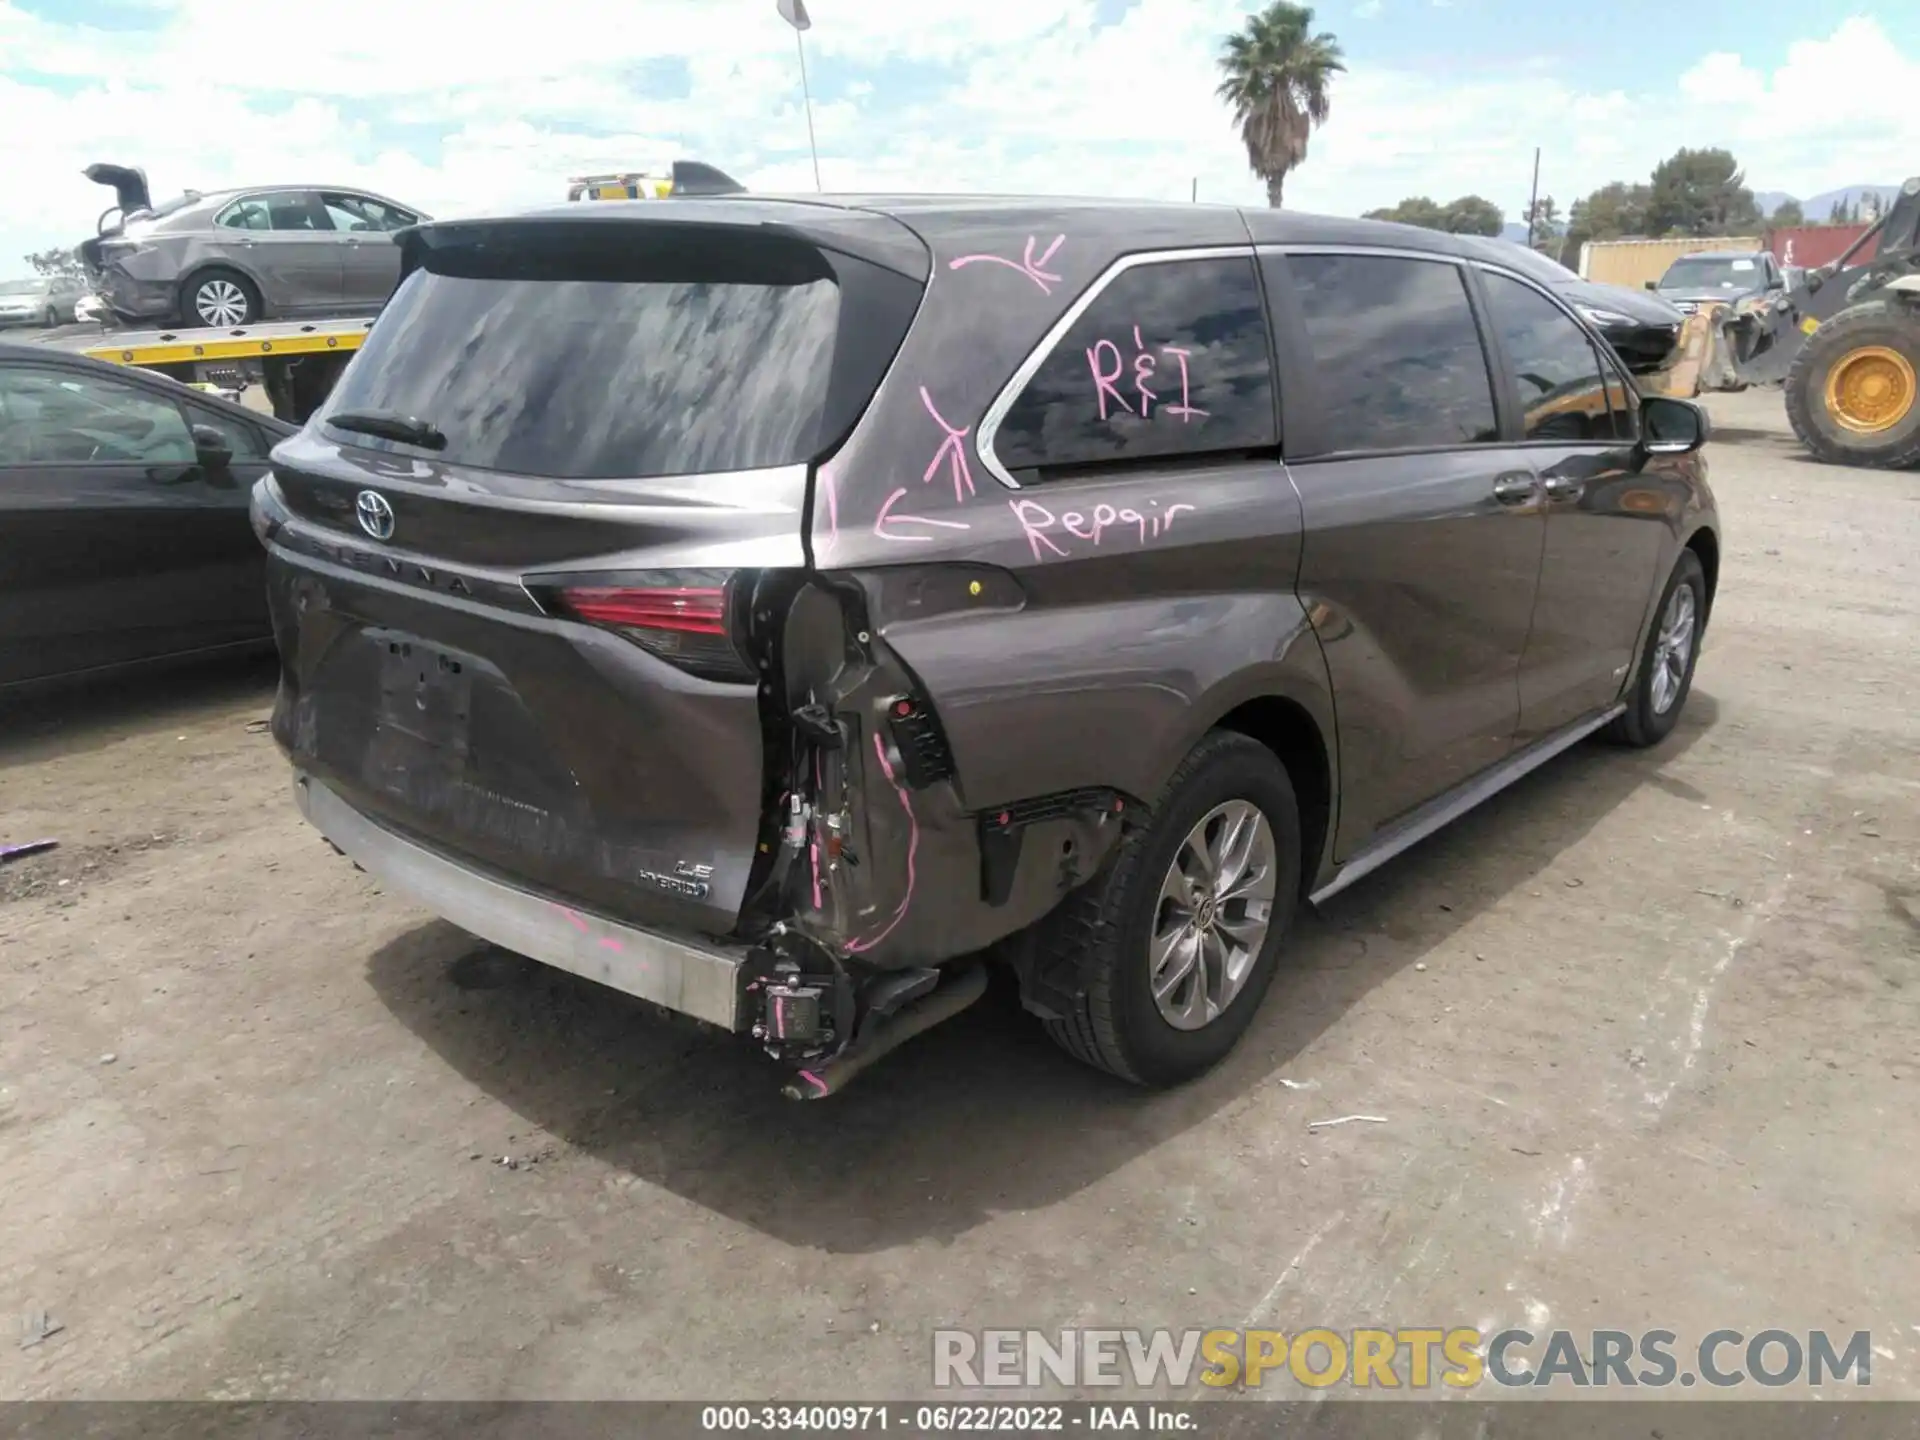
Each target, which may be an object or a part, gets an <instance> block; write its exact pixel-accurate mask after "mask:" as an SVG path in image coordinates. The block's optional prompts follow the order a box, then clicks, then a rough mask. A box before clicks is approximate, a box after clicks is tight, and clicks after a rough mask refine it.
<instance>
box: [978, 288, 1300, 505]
mask: <svg viewBox="0 0 1920 1440" xmlns="http://www.w3.org/2000/svg"><path fill="white" fill-rule="evenodd" d="M1278 438H1279V437H1278V428H1277V425H1276V423H1275V420H1274V411H1273V373H1272V367H1271V365H1270V363H1269V361H1268V357H1267V322H1266V315H1265V310H1264V307H1263V306H1262V303H1261V298H1260V283H1259V280H1258V278H1257V277H1256V275H1255V274H1254V268H1253V258H1252V257H1251V256H1244V257H1241V256H1235V257H1229V258H1224V259H1219V260H1174V261H1167V262H1164V263H1149V264H1143V265H1135V266H1133V267H1132V268H1130V269H1128V270H1123V271H1122V272H1121V273H1120V274H1118V275H1116V276H1114V278H1113V280H1112V281H1111V282H1110V283H1109V284H1108V285H1107V287H1106V289H1104V290H1102V291H1101V292H1100V294H1099V295H1098V296H1097V297H1096V298H1095V299H1094V302H1093V304H1092V305H1090V306H1088V307H1087V310H1086V313H1085V314H1083V315H1081V317H1080V318H1079V319H1078V320H1076V321H1075V322H1074V323H1073V326H1072V328H1071V329H1069V330H1068V331H1067V333H1066V334H1065V335H1064V336H1062V337H1061V339H1060V342H1059V343H1058V344H1057V345H1055V346H1054V348H1053V351H1052V353H1050V354H1049V355H1048V356H1047V358H1046V360H1045V361H1044V362H1043V363H1042V364H1041V366H1040V368H1039V370H1038V371H1036V372H1035V373H1034V376H1033V378H1032V379H1031V380H1029V381H1028V382H1027V386H1026V388H1025V389H1024V390H1022V391H1021V392H1020V395H1019V397H1018V398H1017V399H1016V400H1015V401H1014V402H1013V406H1012V408H1011V409H1009V410H1008V411H1007V413H1006V416H1005V418H1004V419H1002V420H1001V422H1000V428H999V431H998V433H997V434H996V435H995V437H994V442H993V446H994V452H995V454H996V455H997V456H998V457H999V460H1000V463H1001V464H1002V465H1005V466H1006V467H1007V468H1008V469H1009V470H1033V469H1039V468H1041V467H1047V468H1052V467H1056V466H1069V465H1093V464H1099V463H1101V462H1112V461H1119V460H1144V459H1150V458H1158V457H1173V456H1181V455H1206V454H1218V453H1222V452H1231V451H1236V450H1240V451H1245V450H1260V449H1267V448H1270V447H1272V446H1273V445H1275V444H1276V443H1278Z"/></svg>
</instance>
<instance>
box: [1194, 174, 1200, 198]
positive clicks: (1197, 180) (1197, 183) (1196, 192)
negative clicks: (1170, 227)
mask: <svg viewBox="0 0 1920 1440" xmlns="http://www.w3.org/2000/svg"><path fill="white" fill-rule="evenodd" d="M1192 203H1193V204H1195V205H1198V204H1199V203H1200V177H1199V176H1198V175H1196V176H1194V177H1193V201H1192Z"/></svg>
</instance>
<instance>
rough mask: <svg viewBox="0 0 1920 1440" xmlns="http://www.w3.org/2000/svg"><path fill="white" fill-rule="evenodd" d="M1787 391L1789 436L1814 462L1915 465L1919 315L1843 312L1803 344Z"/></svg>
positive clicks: (1889, 309) (1888, 307) (1906, 310)
mask: <svg viewBox="0 0 1920 1440" xmlns="http://www.w3.org/2000/svg"><path fill="white" fill-rule="evenodd" d="M1786 390H1787V397H1786V398H1787V419H1788V420H1789V421H1790V422H1791V423H1792V425H1793V433H1794V434H1796V435H1797V436H1799V437H1800V442H1801V443H1802V444H1803V445H1805V446H1806V447H1807V448H1808V449H1809V450H1811V451H1812V452H1813V453H1814V454H1815V455H1816V456H1818V457H1819V458H1820V459H1822V460H1825V461H1828V462H1830V463H1832V464H1836V465H1870V466H1876V467H1882V468H1892V467H1898V466H1904V465H1911V464H1913V463H1914V462H1915V461H1920V314H1916V313H1915V311H1914V310H1913V309H1912V308H1911V307H1910V306H1909V305H1908V304H1907V303H1906V302H1904V301H1898V300H1873V301H1869V302H1868V303H1867V304H1864V305H1855V306H1853V307H1851V308H1850V309H1846V310H1842V311H1841V312H1840V313H1839V314H1838V315H1835V316H1834V317H1833V318H1832V319H1831V320H1828V321H1826V322H1824V323H1823V324H1822V325H1821V326H1820V328H1819V329H1817V330H1815V331H1814V332H1813V334H1812V335H1810V336H1808V337H1807V342H1806V344H1805V345H1803V346H1801V348H1800V353H1799V354H1798V355H1796V356H1794V357H1793V366H1792V368H1791V369H1789V370H1788V371H1787V386H1786Z"/></svg>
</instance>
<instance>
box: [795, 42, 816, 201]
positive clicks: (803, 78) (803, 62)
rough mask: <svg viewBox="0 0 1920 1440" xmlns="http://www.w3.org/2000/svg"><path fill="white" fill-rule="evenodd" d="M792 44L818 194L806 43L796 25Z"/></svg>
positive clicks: (814, 183)
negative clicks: (797, 58) (796, 50)
mask: <svg viewBox="0 0 1920 1440" xmlns="http://www.w3.org/2000/svg"><path fill="white" fill-rule="evenodd" d="M793 43H794V44H795V45H797V46H798V47H799V49H800V99H801V101H802V102H803V103H804V104H805V105H806V109H807V150H808V151H809V152H810V153H811V154H812V156H813V188H814V192H815V193H816V194H818V193H819V192H820V190H821V185H820V146H819V144H818V142H816V141H815V140H814V138H813V92H812V91H811V90H809V89H808V88H807V41H806V37H805V36H804V35H803V34H801V32H800V27H799V26H798V25H796V26H794V27H793Z"/></svg>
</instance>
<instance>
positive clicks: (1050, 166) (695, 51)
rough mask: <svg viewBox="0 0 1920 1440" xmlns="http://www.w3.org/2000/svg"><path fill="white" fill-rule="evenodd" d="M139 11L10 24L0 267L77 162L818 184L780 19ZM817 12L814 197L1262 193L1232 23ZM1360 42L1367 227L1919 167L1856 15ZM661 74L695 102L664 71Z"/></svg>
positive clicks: (31, 233)
mask: <svg viewBox="0 0 1920 1440" xmlns="http://www.w3.org/2000/svg"><path fill="white" fill-rule="evenodd" d="M150 3H151V5H152V8H153V10H154V12H155V14H156V15H158V16H160V17H163V18H164V21H165V26H164V29H163V30H161V31H160V32H159V33H158V35H155V34H154V33H152V32H147V33H144V34H130V33H126V32H104V31H95V30H89V29H87V28H86V27H84V26H82V25H79V24H76V23H72V22H53V21H48V20H45V19H41V18H37V17H35V16H32V15H28V14H27V13H26V12H24V11H22V10H20V9H19V8H17V6H16V5H15V4H13V3H12V0H0V57H4V58H0V134H5V135H7V136H8V137H9V142H8V146H7V152H8V153H7V155H6V158H5V160H4V161H0V171H3V172H4V180H5V191H4V193H5V195H6V197H7V200H6V206H5V209H4V211H0V257H8V256H15V255H18V254H20V253H22V252H24V251H25V250H27V249H28V248H40V247H42V246H45V245H50V244H56V243H72V242H74V241H76V240H78V239H80V238H81V237H83V236H84V235H86V234H88V233H89V232H90V231H91V229H92V222H93V219H94V216H95V215H96V214H97V213H98V211H99V210H100V209H101V208H103V207H104V206H105V205H106V203H107V200H108V197H107V195H106V193H105V192H104V191H100V190H97V189H95V187H93V186H90V185H88V184H87V183H86V182H85V181H84V180H82V179H81V178H80V176H79V174H78V171H79V170H80V168H81V167H82V166H84V165H86V164H87V163H89V162H91V161H95V160H115V161H120V162H123V163H136V164H140V165H143V166H145V167H146V169H147V171H148V173H149V175H150V176H151V177H152V179H153V183H154V187H155V189H156V190H157V191H160V192H166V193H170V192H173V191H177V190H178V189H180V188H182V187H184V186H188V185H192V186H195V187H198V188H202V189H206V188H212V187H215V186H219V185H224V184H238V183H276V182H285V181H290V180H303V179H311V180H319V181H335V182H338V183H359V184H364V185H368V186H370V187H372V188H375V189H379V190H383V191H386V192H388V193H391V194H393V195H396V196H398V197H401V198H403V199H405V200H408V201H409V202H411V203H414V204H417V205H420V206H423V207H425V208H426V209H428V210H429V211H432V212H434V213H439V214H449V213H458V212H461V211H469V210H474V209H479V208H488V207H494V206H522V205H530V204H538V203H546V202H557V201H559V200H560V199H561V198H562V197H563V196H564V193H565V189H564V186H565V180H566V177H567V176H568V175H569V174H572V173H579V172H580V171H582V170H587V169H596V168H600V169H605V168H615V167H621V166H628V165H650V164H659V163H662V162H664V161H666V160H668V159H671V158H673V157H675V156H691V157H695V158H699V159H704V160H707V161H710V162H712V163H715V164H718V165H720V166H721V167H722V168H723V169H726V170H729V171H731V172H732V173H734V174H736V175H738V176H739V177H740V178H741V179H742V180H744V181H746V182H747V183H748V184H749V185H750V186H753V187H755V188H774V187H789V188H801V189H810V188H811V186H812V166H811V163H810V162H809V160H808V158H807V154H806V127H805V120H804V117H803V116H802V114H801V111H800V92H799V84H798V73H797V68H796V64H795V55H794V37H793V32H792V31H791V30H789V29H788V28H787V27H786V26H785V25H784V24H783V23H781V21H780V20H779V18H778V17H777V16H776V15H775V14H774V7H773V5H772V3H771V0H643V3H642V4H640V5H638V6H626V7H619V8H618V9H616V8H614V7H610V6H608V5H607V4H606V3H605V0H540V3H539V4H538V5H537V6H533V7H530V6H528V5H527V4H526V3H525V0H461V3H455V0H330V3H329V5H328V6H327V7H325V9H324V19H322V20H318V21H317V20H316V18H315V17H316V14H317V13H319V12H315V11H313V10H312V9H311V8H310V7H294V8H291V9H289V8H287V7H275V6H261V7H251V8H249V9H245V10H236V8H235V7H234V6H233V5H232V3H231V0H150ZM813 8H814V20H815V28H814V29H813V30H811V31H809V32H808V34H807V36H806V44H807V57H808V63H809V67H810V74H811V78H812V80H813V84H814V89H815V93H816V96H822V97H827V98H824V99H817V100H816V103H815V113H814V121H815V129H816V132H817V134H818V136H819V143H820V148H821V169H822V171H823V173H824V176H825V179H826V183H827V185H828V188H830V189H833V188H839V189H881V188H899V189H910V190H947V191H985V190H999V191H1009V190H1010V191H1042V192H1044V191H1058V192H1070V193H1077V194H1112V195H1132V196H1151V197H1158V198H1168V199H1177V198H1183V197H1185V196H1186V195H1187V194H1188V193H1189V187H1190V186H1191V185H1192V184H1193V183H1194V182H1195V181H1196V180H1197V182H1198V185H1199V190H1200V195H1201V198H1202V199H1211V200H1221V201H1234V202H1242V203H1259V201H1260V199H1261V195H1262V192H1261V187H1260V186H1259V185H1258V183H1257V182H1255V181H1254V180H1253V178H1252V177H1251V176H1250V175H1249V174H1248V173H1247V168H1246V162H1245V156H1244V154H1243V153H1242V151H1241V148H1240V145H1239V141H1238V139H1237V137H1236V136H1235V134H1234V133H1233V130H1232V127H1231V124H1230V121H1229V118H1228V116H1227V114H1226V112H1225V110H1224V109H1223V107H1222V106H1221V105H1220V103H1219V102H1218V100H1216V99H1215V97H1214V93H1213V90H1214V85H1215V83H1216V80H1217V76H1216V73H1215V69H1214V61H1213V56H1214V52H1215V49H1216V47H1217V45H1218V42H1219V39H1220V37H1221V36H1222V35H1224V34H1225V33H1226V32H1227V31H1228V30H1230V29H1231V28H1233V27H1234V25H1236V24H1237V23H1238V21H1239V19H1240V18H1241V16H1242V15H1243V14H1244V13H1245V11H1246V9H1247V6H1246V4H1245V0H1138V3H1136V4H1135V5H1133V6H1132V7H1131V8H1130V9H1128V10H1127V11H1126V12H1125V15H1124V17H1123V19H1122V21H1121V22H1120V23H1119V24H1117V25H1113V26H1109V27H1104V28H1102V27H1100V26H1098V25H1097V23H1096V5H1095V3H1094V0H970V3H968V4H966V5H950V6H943V7H940V9H939V11H938V14H937V18H936V16H935V15H934V14H933V13H930V12H929V11H928V10H927V9H926V8H924V7H923V6H921V5H918V4H906V3H903V0H833V3H832V5H831V6H829V5H828V4H826V3H824V0H823V3H820V4H818V5H816V6H814V7H813ZM237 14H243V15H246V16H248V18H247V20H246V22H245V24H244V26H237V25H236V19H235V17H236V15H237ZM616 16H617V17H619V18H616ZM628 16H634V17H638V18H637V20H636V21H635V22H634V23H629V22H628V20H627V19H626V17H628ZM530 17H533V18H532V19H531V20H530ZM1367 33H1368V32H1367V30H1366V29H1365V28H1364V27H1363V28H1362V29H1361V30H1360V31H1358V32H1357V33H1356V34H1355V35H1353V36H1350V37H1349V46H1348V49H1349V56H1350V64H1351V67H1352V68H1351V73H1349V74H1347V75H1345V76H1342V77H1340V78H1339V80H1338V82H1337V84H1336V87H1335V90H1334V97H1333V99H1334V104H1333V110H1334V114H1333V119H1332V121H1331V122H1330V123H1329V124H1328V125H1327V127H1326V128H1325V129H1324V130H1323V131H1321V132H1320V134H1319V135H1317V136H1316V137H1315V139H1314V142H1313V147H1312V152H1311V155H1310V157H1309V160H1308V163H1307V165H1306V166H1305V167H1304V168H1303V169H1302V170H1301V171H1300V172H1299V173H1298V174H1296V175H1295V176H1294V177H1292V178H1291V180H1290V181H1289V184H1288V192H1287V193H1288V197H1289V202H1290V203H1292V204H1295V205H1299V206H1301V207H1303V208H1312V209H1320V210H1327V211H1332V212H1335V213H1355V212H1357V211H1359V210H1361V209H1365V208H1369V207H1371V206H1375V205H1383V204H1391V203H1392V202H1394V201H1395V200H1398V199H1400V198H1402V197H1403V196H1406V195H1409V194H1416V193H1424V194H1428V195H1432V196H1433V197H1435V198H1437V199H1448V198H1451V197H1452V196H1454V195H1458V194H1463V193H1467V192H1470V191H1471V192H1478V193H1480V194H1483V195H1486V196H1488V197H1489V198H1490V199H1492V200H1494V201H1495V203H1497V204H1499V205H1501V206H1502V207H1503V208H1504V209H1505V210H1506V211H1507V212H1508V214H1509V215H1510V216H1512V215H1515V214H1517V213H1518V211H1519V208H1520V206H1521V205H1522V204H1523V203H1524V200H1525V192H1526V186H1527V183H1528V179H1529V174H1530V170H1531V165H1532V158H1533V147H1534V146H1535V145H1536V144H1537V145H1540V146H1541V147H1542V148H1543V151H1544V156H1543V161H1542V170H1541V185H1542V189H1543V190H1545V191H1548V192H1550V193H1552V194H1553V195H1555V196H1556V197H1557V198H1558V199H1559V200H1560V202H1561V204H1562V205H1563V206H1564V205H1565V204H1567V203H1568V202H1569V201H1570V200H1571V199H1573V198H1575V197H1576V196H1578V195H1580V194H1582V193H1585V192H1586V191H1588V190H1591V189H1593V188H1594V187H1595V186H1598V185H1600V184H1603V183H1605V182H1606V181H1608V180H1611V179H1638V178H1641V177H1643V176H1644V175H1645V174H1646V173H1647V172H1648V171H1649V170H1650V169H1651V168H1652V166H1653V165H1654V163H1655V162H1656V161H1657V160H1659V159H1660V158H1661V157H1662V156H1664V155H1666V154H1668V153H1670V152H1671V151H1672V150H1673V149H1675V148H1676V147H1678V146H1679V145H1682V144H1688V145H1695V146H1699V145H1725V146H1727V147H1728V148H1730V149H1732V150H1733V151H1734V152H1735V153H1736V154H1737V155H1738V156H1739V158H1740V160H1741V162H1742V163H1743V164H1744V166H1745V167H1746V171H1747V174H1748V177H1749V180H1750V182H1751V183H1753V184H1755V185H1757V186H1760V187H1764V188H1768V189H1784V190H1791V191H1796V192H1798V193H1801V194H1808V193H1813V192H1815V191H1818V190H1821V189H1826V188H1832V187H1835V186H1839V185H1843V184H1853V183H1864V182H1883V183H1884V182H1894V181H1898V180H1900V179H1901V178H1904V176H1905V175H1906V174H1907V173H1908V171H1909V169H1913V168H1920V167H1916V166H1915V165H1914V160H1913V157H1914V156H1915V155H1916V154H1920V112H1913V111H1911V109H1910V107H1909V105H1908V97H1909V96H1911V95H1912V94H1914V93H1916V91H1920V58H1916V57H1914V56H1909V55H1903V54H1902V53H1901V52H1900V51H1899V50H1898V49H1897V48H1896V47H1895V46H1894V45H1893V44H1892V42H1891V41H1890V40H1889V39H1888V37H1887V36H1886V34H1885V33H1884V32H1883V31H1882V29H1881V28H1880V27H1879V26H1878V25H1877V24H1875V22H1873V21H1872V20H1871V19H1854V20H1849V21H1847V22H1846V23H1845V24H1843V25H1841V26H1839V27H1838V28H1837V29H1836V30H1834V31H1833V32H1832V33H1831V34H1829V35H1827V36H1824V37H1814V38H1808V39H1804V40H1801V41H1799V42H1797V43H1795V44H1794V45H1792V46H1791V47H1790V48H1789V50H1788V52H1787V56H1786V59H1785V60H1784V62H1783V63H1781V64H1780V65H1779V66H1778V67H1776V68H1774V69H1773V70H1771V71H1764V70H1761V69H1759V68H1757V67H1756V66H1755V65H1754V64H1753V63H1751V62H1749V61H1748V60H1746V59H1743V58H1742V56H1741V55H1739V54H1737V53H1733V52H1730V51H1729V52H1725V53H1718V52H1717V53H1713V54H1708V55H1703V56H1701V57H1699V58H1698V60H1697V61H1695V62H1694V63H1693V65H1692V67H1691V68H1690V69H1689V70H1687V72H1686V73H1685V74H1684V75H1683V76H1682V77H1681V78H1680V79H1679V80H1678V82H1677V83H1673V84H1670V85H1668V86H1666V87H1665V88H1664V89H1656V90H1649V89H1644V88H1641V89H1635V90H1631V91H1629V90H1625V89H1620V90H1608V89H1604V88H1601V82H1602V80H1603V79H1604V80H1606V81H1609V82H1611V83H1615V84H1618V83H1620V80H1619V77H1618V76H1616V75H1614V74H1612V73H1611V72H1610V73H1609V74H1608V75H1607V76H1605V77H1601V76H1598V75H1596V74H1595V73H1594V72H1592V71H1590V70H1587V69H1582V68H1579V67H1577V66H1575V65H1574V64H1573V63H1572V62H1568V63H1567V64H1566V65H1554V64H1547V63H1545V62H1542V63H1539V64H1534V65H1525V66H1515V65H1512V64H1503V65H1502V66H1501V67H1499V68H1497V69H1489V70H1488V71H1487V72H1486V73H1483V74H1473V73H1467V72H1458V71H1456V72H1450V73H1447V74H1444V75H1443V74H1440V73H1423V72H1414V71H1396V70H1391V69H1386V68H1382V67H1378V66H1373V65H1369V64H1367V63H1366V61H1365V58H1364V50H1362V51H1361V52H1360V53H1358V54H1356V53H1355V46H1356V43H1358V42H1362V41H1363V40H1364V37H1365V35H1366V34H1367ZM236 37H237V40H236ZM208 57H218V60H217V63H213V62H210V61H209V58H208ZM236 57H237V58H236ZM27 65H31V67H32V69H31V71H29V70H27V69H25V68H23V67H25V66H27ZM209 76H213V77H218V78H212V79H210V78H206V77H209ZM681 76H684V77H685V80H686V83H687V84H689V85H690V94H689V95H688V96H687V97H686V98H680V97H679V95H678V90H679V84H680V82H679V80H678V79H677V78H675V79H671V80H669V79H668V78H665V77H681ZM23 137H24V138H23ZM1842 161H1844V170H1842V169H1841V168H1840V165H1841V163H1842ZM11 268H12V265H11V262H9V261H6V260H4V259H0V271H4V270H8V269H11Z"/></svg>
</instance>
